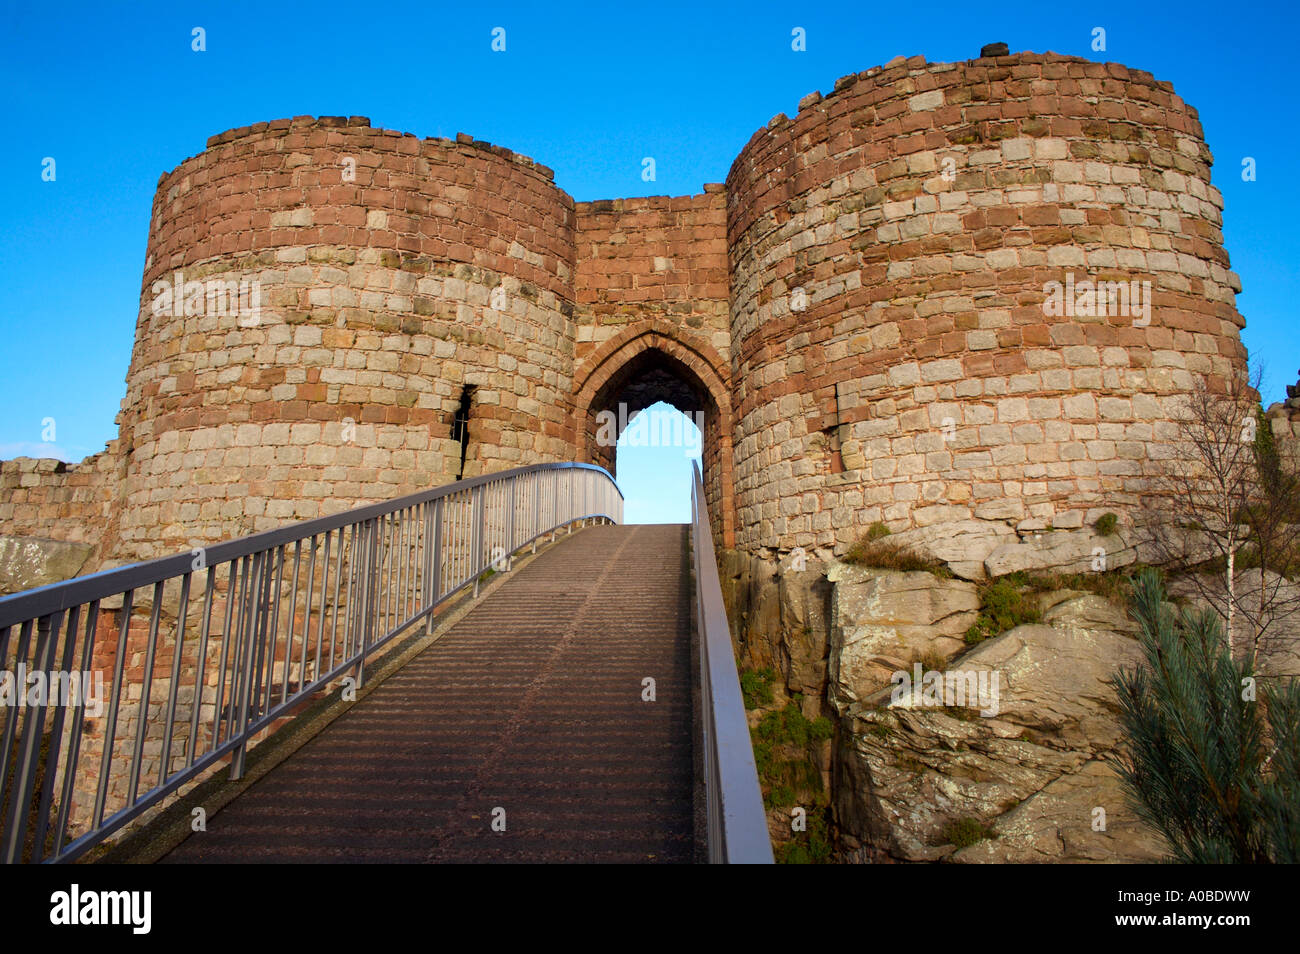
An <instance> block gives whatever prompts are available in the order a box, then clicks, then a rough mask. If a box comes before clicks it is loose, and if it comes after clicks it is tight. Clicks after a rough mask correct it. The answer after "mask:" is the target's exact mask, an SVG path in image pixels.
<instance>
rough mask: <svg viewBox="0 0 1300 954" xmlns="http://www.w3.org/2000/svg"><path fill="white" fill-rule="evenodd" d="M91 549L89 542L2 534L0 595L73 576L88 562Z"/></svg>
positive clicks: (0, 543)
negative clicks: (71, 541)
mask: <svg viewBox="0 0 1300 954" xmlns="http://www.w3.org/2000/svg"><path fill="white" fill-rule="evenodd" d="M91 550H92V547H90V546H89V545H88V544H85V543H67V542H65V541H62V540H45V539H41V538H39V537H12V536H0V595H8V594H10V593H18V592H21V591H22V590H30V589H33V588H35V587H38V586H47V585H49V584H50V583H60V582H62V581H63V580H68V579H71V578H72V577H74V576H76V575H77V574H78V573H80V572H81V568H82V567H83V566H85V565H86V560H87V559H88V558H89V557H90V553H91Z"/></svg>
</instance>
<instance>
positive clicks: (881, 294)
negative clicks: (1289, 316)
mask: <svg viewBox="0 0 1300 954" xmlns="http://www.w3.org/2000/svg"><path fill="white" fill-rule="evenodd" d="M1210 161H1211V157H1210V154H1209V151H1208V149H1207V148H1206V146H1205V143H1204V141H1203V138H1202V133H1201V127H1200V124H1199V122H1198V121H1197V118H1196V111H1195V110H1194V109H1192V108H1191V107H1189V106H1187V105H1186V104H1185V103H1183V102H1182V100H1180V99H1179V98H1178V97H1177V96H1176V95H1174V93H1173V91H1172V88H1171V87H1170V85H1169V84H1168V83H1162V82H1157V81H1156V80H1154V79H1153V78H1152V77H1151V76H1150V75H1149V74H1147V73H1143V72H1141V71H1138V70H1129V69H1127V68H1125V67H1123V66H1119V65H1118V64H1113V63H1111V64H1100V63H1090V62H1086V61H1083V60H1079V59H1074V58H1070V57H1060V56H1055V55H1044V56H1039V55H1034V54H1018V55H1014V56H1004V57H996V58H987V59H980V60H975V61H970V62H966V63H951V64H931V63H926V62H925V60H924V59H923V58H921V57H913V58H911V59H907V60H903V59H902V58H899V59H898V60H896V61H894V62H892V63H890V64H889V65H888V66H886V67H884V68H876V69H873V70H868V71H866V72H865V73H859V74H856V75H850V76H846V77H844V78H842V79H841V80H839V81H838V82H837V83H836V84H835V91H834V92H833V93H832V94H831V95H829V96H826V97H824V98H823V97H822V96H821V95H820V94H812V95H810V96H808V97H806V98H805V99H804V100H803V102H802V103H801V104H800V111H799V113H798V115H797V116H796V117H795V118H794V119H787V118H786V117H784V116H778V117H776V118H775V119H773V120H772V122H771V123H769V124H768V127H767V128H766V129H763V130H760V131H759V132H758V133H756V134H755V136H754V137H753V138H752V139H751V140H750V142H749V144H748V145H747V146H746V147H745V148H744V150H743V151H742V152H741V154H740V156H739V157H738V158H737V160H736V161H735V163H734V164H733V166H732V169H731V173H730V175H729V176H728V180H727V189H728V231H729V238H730V244H731V262H732V302H731V319H732V354H733V379H734V381H735V385H736V387H735V390H736V393H735V401H736V414H737V431H736V494H737V507H738V515H737V517H738V519H737V525H738V543H739V545H740V546H741V547H744V548H789V547H793V546H796V545H797V546H804V547H807V546H810V545H815V546H819V547H826V548H831V547H836V546H838V547H841V548H842V547H843V546H844V545H846V544H847V543H848V542H850V541H851V540H853V539H855V538H856V537H857V536H858V535H859V534H860V533H861V531H862V529H863V528H864V527H865V526H868V525H870V524H871V523H873V522H875V521H884V522H886V523H887V524H888V525H889V526H890V527H891V529H893V530H895V531H896V532H897V531H906V530H908V529H910V528H916V527H925V526H928V525H935V524H939V523H944V522H952V521H962V520H969V519H971V518H976V519H986V520H989V521H994V522H1004V523H1003V525H1004V528H1005V523H1006V522H1009V523H1011V524H1013V525H1015V526H1017V527H1019V528H1020V529H1022V530H1024V529H1029V528H1033V527H1044V526H1048V525H1052V526H1054V527H1056V528H1058V529H1060V528H1069V527H1079V526H1081V525H1082V524H1083V523H1084V522H1085V521H1090V520H1091V519H1094V517H1095V515H1097V514H1100V513H1101V512H1102V511H1103V510H1107V509H1109V510H1116V511H1119V512H1120V513H1121V514H1122V515H1123V514H1126V513H1127V509H1129V508H1131V507H1132V506H1134V505H1135V504H1136V501H1137V498H1138V495H1139V493H1140V490H1141V480H1142V475H1143V474H1144V471H1145V469H1146V467H1147V461H1148V454H1149V451H1150V449H1151V447H1152V444H1153V442H1158V441H1159V440H1160V439H1161V438H1162V437H1163V436H1167V434H1168V433H1169V428H1170V427H1171V426H1172V425H1171V424H1170V419H1171V415H1172V413H1173V410H1172V403H1173V402H1174V401H1176V400H1177V398H1178V396H1179V395H1180V394H1182V393H1184V392H1185V391H1186V390H1187V389H1188V388H1189V387H1190V386H1191V382H1192V376H1193V375H1208V376H1211V377H1215V376H1218V377H1222V376H1225V375H1228V374H1230V373H1233V372H1235V371H1238V370H1240V369H1241V368H1242V366H1243V364H1244V361H1245V352H1244V349H1243V348H1242V346H1241V343H1240V340H1239V338H1238V333H1237V332H1238V329H1239V328H1240V327H1241V326H1242V324H1243V321H1242V319H1241V317H1240V316H1239V315H1238V314H1237V311H1236V309H1235V307H1234V304H1233V302H1234V292H1235V291H1237V290H1239V288H1240V285H1239V282H1238V279H1237V277H1236V276H1235V275H1233V274H1232V273H1231V272H1230V271H1229V269H1228V257H1227V254H1226V252H1225V251H1224V250H1223V247H1222V233H1221V231H1220V210H1221V209H1222V205H1223V201H1222V197H1221V196H1220V194H1219V192H1218V191H1217V190H1216V189H1215V188H1213V187H1212V186H1211V185H1210V184H1209V181H1210V174H1209V167H1210ZM945 173H946V174H945ZM1067 273H1073V276H1074V278H1075V280H1077V281H1083V280H1085V279H1090V280H1094V281H1095V280H1098V279H1104V280H1115V281H1119V280H1123V281H1130V280H1135V279H1136V280H1146V281H1150V282H1151V283H1152V288H1153V292H1154V304H1153V306H1152V309H1151V315H1150V323H1149V325H1147V326H1142V325H1141V323H1140V321H1135V319H1134V318H1133V317H1128V316H1114V315H1101V316H1099V317H1089V316H1074V317H1049V316H1047V315H1045V313H1044V307H1043V302H1044V289H1045V285H1046V283H1048V282H1051V281H1057V282H1062V283H1064V282H1065V281H1066V280H1067ZM797 288H800V289H803V291H804V292H805V293H806V296H807V298H806V301H807V307H806V310H802V311H800V310H797V309H796V308H792V302H793V301H794V297H793V296H794V295H795V290H796V289H797ZM1126 505H1127V507H1126Z"/></svg>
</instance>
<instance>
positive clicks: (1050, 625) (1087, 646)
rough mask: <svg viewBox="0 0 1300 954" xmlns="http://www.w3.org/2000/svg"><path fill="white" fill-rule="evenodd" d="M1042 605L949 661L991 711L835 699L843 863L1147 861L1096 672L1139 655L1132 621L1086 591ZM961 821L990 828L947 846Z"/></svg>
mask: <svg viewBox="0 0 1300 954" xmlns="http://www.w3.org/2000/svg"><path fill="white" fill-rule="evenodd" d="M1042 601H1043V606H1044V609H1045V612H1044V615H1043V623H1042V624H1035V625H1027V626H1020V627H1017V628H1016V629H1013V630H1011V631H1010V632H1007V633H1004V634H1002V635H1001V636H998V637H995V638H993V639H990V640H987V641H985V642H983V643H981V644H980V645H978V646H977V647H976V648H975V649H973V650H971V651H970V652H968V653H966V654H965V655H964V656H962V657H961V658H960V660H959V661H958V662H957V663H956V664H955V665H953V666H950V667H949V669H948V671H949V672H950V673H971V674H977V673H981V672H982V673H984V674H985V679H986V680H987V681H989V682H990V683H991V684H992V685H993V686H995V687H996V697H997V698H996V705H995V706H993V707H992V708H993V710H994V711H995V712H996V714H994V715H992V716H990V717H987V718H985V717H983V716H981V715H980V714H978V713H977V712H975V711H974V710H973V709H971V708H954V707H943V708H918V707H907V708H904V707H900V706H895V705H891V704H890V692H889V691H886V692H885V693H884V694H883V695H877V696H876V697H875V698H873V699H872V700H870V703H869V704H865V705H864V704H861V703H855V704H853V705H851V706H849V707H848V709H847V710H846V714H845V718H844V720H843V721H842V723H841V729H842V731H841V734H840V737H839V750H838V758H837V766H836V781H837V785H836V812H837V818H838V820H839V824H840V828H841V836H842V838H843V840H844V842H845V844H846V847H847V849H848V850H847V853H848V856H849V858H850V859H851V860H865V859H869V858H892V859H896V860H904V861H937V860H949V861H958V862H976V861H1003V862H1006V861H1017V862H1024V861H1057V862H1061V861H1129V862H1133V861H1153V860H1156V859H1157V858H1159V857H1160V854H1161V846H1160V845H1159V844H1158V842H1157V841H1156V840H1155V839H1154V838H1153V836H1150V835H1148V834H1147V833H1146V832H1145V831H1143V830H1142V829H1141V828H1140V827H1139V825H1138V823H1137V820H1136V818H1135V817H1134V816H1133V814H1132V813H1131V812H1130V811H1129V810H1128V809H1127V807H1126V806H1125V804H1124V800H1123V797H1122V794H1121V792H1120V788H1119V782H1118V779H1117V777H1116V776H1115V774H1114V772H1113V771H1112V770H1111V768H1110V767H1109V765H1108V764H1107V762H1106V757H1107V755H1108V754H1109V753H1110V752H1111V751H1112V750H1113V749H1114V748H1115V746H1116V744H1117V742H1118V739H1119V728H1118V723H1117V720H1116V707H1115V700H1114V694H1113V692H1112V690H1111V688H1110V686H1109V684H1108V680H1109V678H1110V676H1111V674H1112V673H1113V671H1114V670H1115V669H1116V668H1117V667H1118V666H1121V665H1127V664H1132V663H1134V662H1136V660H1137V659H1138V644H1137V641H1136V640H1135V639H1134V637H1133V635H1132V633H1133V625H1132V623H1131V622H1129V621H1128V620H1127V618H1126V617H1125V615H1124V613H1123V612H1122V611H1120V610H1119V609H1118V608H1116V607H1115V606H1113V605H1112V604H1110V603H1109V602H1108V601H1106V600H1104V599H1102V598H1101V597H1098V596H1094V595H1090V594H1082V593H1077V592H1069V591H1066V592H1057V593H1052V594H1046V595H1045V596H1044V597H1042ZM837 604H838V600H837ZM835 691H838V689H836V690H835ZM963 820H967V821H968V822H969V823H976V822H977V823H978V824H979V825H982V826H986V827H987V830H988V831H989V832H990V833H991V834H992V836H993V837H991V838H983V839H981V840H978V841H976V842H975V843H974V844H970V845H966V846H964V847H963V846H958V845H955V844H952V843H950V838H951V835H950V832H951V826H952V825H953V824H954V823H958V822H961V821H963Z"/></svg>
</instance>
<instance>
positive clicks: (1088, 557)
mask: <svg viewBox="0 0 1300 954" xmlns="http://www.w3.org/2000/svg"><path fill="white" fill-rule="evenodd" d="M1101 560H1104V562H1103V563H1100V564H1099V561H1101ZM1136 560H1137V551H1136V549H1135V548H1134V547H1131V546H1129V545H1128V544H1127V543H1125V542H1124V540H1123V538H1122V537H1121V536H1120V535H1118V534H1111V535H1109V536H1102V535H1101V534H1099V533H1097V532H1095V531H1094V530H1091V529H1087V530H1055V531H1051V532H1048V533H1042V534H1035V535H1034V536H1031V537H1030V538H1029V539H1027V540H1024V541H1022V542H1020V543H1008V544H1004V545H1003V546H1000V547H998V548H997V549H995V550H994V551H993V552H992V553H990V554H989V555H988V557H987V558H986V559H985V560H984V570H985V572H986V573H988V575H989V576H994V577H996V576H1005V575H1006V574H1008V573H1015V572H1016V571H1018V570H1040V571H1041V570H1056V571H1062V572H1068V573H1088V572H1099V571H1101V570H1117V569H1120V568H1121V567H1125V566H1128V565H1129V564H1130V563H1133V562H1135V561H1136Z"/></svg>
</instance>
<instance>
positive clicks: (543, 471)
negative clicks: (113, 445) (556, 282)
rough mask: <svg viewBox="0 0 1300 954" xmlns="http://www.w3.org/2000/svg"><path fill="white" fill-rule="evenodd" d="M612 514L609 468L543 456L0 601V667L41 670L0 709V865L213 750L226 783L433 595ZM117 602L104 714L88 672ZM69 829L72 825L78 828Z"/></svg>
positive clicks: (462, 586) (84, 842)
mask: <svg viewBox="0 0 1300 954" xmlns="http://www.w3.org/2000/svg"><path fill="white" fill-rule="evenodd" d="M622 518H623V495H622V492H621V491H620V490H619V488H618V485H617V483H615V481H614V478H613V477H611V476H610V474H609V473H608V472H607V471H605V470H604V469H603V468H600V467H597V466H594V465H591V464H577V463H558V464H536V465H533V466H531V467H519V468H515V469H514V470H508V471H503V472H500V473H495V474H486V475H484V476H482V477H475V478H471V479H468V480H461V481H457V482H456V483H453V484H449V485H447V486H444V487H438V488H433V489H430V490H424V491H421V492H419V493H415V494H410V495H408V496H405V497H400V498H397V499H395V500H389V501H383V502H380V503H375V504H369V505H367V506H363V507H357V508H355V509H352V510H348V511H345V512H343V513H338V514H333V515H331V516H328V517H319V518H316V519H314V520H305V521H301V522H299V523H293V524H288V525H286V526H283V527H277V528H275V529H273V530H267V531H264V532H262V533H256V534H253V535H251V536H246V537H240V538H238V539H235V540H227V541H224V542H221V543H215V544H212V545H211V546H207V547H199V548H195V549H193V550H191V551H190V552H189V553H183V554H177V555H175V556H168V557H162V558H160V559H156V560H150V561H147V562H144V563H136V564H132V565H130V566H124V567H118V568H116V569H111V570H105V571H102V572H100V573H95V574H91V575H88V576H84V577H78V578H76V579H72V580H68V581H65V582H63V583H55V584H52V585H50V586H43V587H40V588H38V589H34V590H29V591H26V592H23V593H18V594H15V595H13V596H8V597H4V598H0V667H4V668H3V670H0V676H3V678H5V679H6V680H7V682H8V685H9V686H10V688H11V689H14V690H17V691H19V692H27V686H26V685H19V678H18V674H19V672H20V670H21V669H22V668H23V667H26V668H27V669H28V671H29V672H30V673H32V674H37V673H40V674H45V676H46V677H48V678H46V679H45V684H46V689H47V691H46V692H45V693H44V695H43V696H42V695H40V694H38V697H37V698H36V699H35V700H33V701H30V702H27V701H24V703H23V704H15V705H9V706H4V707H3V708H0V719H3V733H2V734H0V770H2V771H0V861H3V862H5V863H13V862H17V861H21V860H23V858H24V855H25V854H26V855H27V856H28V859H29V860H32V861H70V860H73V859H75V858H77V857H79V856H80V855H82V854H84V853H85V852H86V851H87V850H89V849H90V848H92V847H93V846H94V845H96V844H98V843H99V842H101V841H103V840H104V839H105V838H106V837H108V836H109V835H111V834H112V833H113V832H115V831H117V830H118V829H120V828H121V827H122V826H124V825H126V824H127V823H129V822H130V821H132V820H133V819H135V818H137V817H138V816H139V815H141V814H142V813H144V812H145V811H147V810H149V809H150V808H152V807H153V806H155V805H157V804H158V803H159V802H160V801H161V800H162V799H164V798H166V797H167V796H168V795H170V794H172V793H173V792H175V791H177V790H178V789H179V788H181V786H183V785H185V784H186V783H187V782H190V781H193V780H195V779H196V778H198V777H199V776H200V775H202V774H203V773H204V772H205V771H207V770H208V769H210V768H212V767H213V766H214V765H215V764H216V763H217V762H219V761H220V760H222V759H223V758H225V757H226V756H230V760H231V777H232V778H239V777H240V776H241V775H242V773H243V770H244V756H245V753H246V750H247V748H248V746H249V743H250V742H253V741H254V738H255V736H257V735H258V734H259V733H261V732H263V731H265V730H267V729H274V728H275V723H276V722H277V720H280V719H283V718H285V717H286V716H288V715H289V714H290V710H292V709H293V708H295V707H296V706H297V705H298V704H300V703H301V702H303V701H304V699H305V698H306V697H307V696H309V695H311V694H312V693H315V692H317V691H319V690H320V689H323V688H325V687H326V686H328V685H330V684H331V683H333V682H334V681H335V680H337V679H340V678H342V677H345V675H348V674H349V673H350V678H351V679H352V680H353V683H352V688H353V689H355V688H357V687H359V686H360V684H361V682H362V680H363V679H364V674H365V663H366V661H367V660H368V659H370V658H371V657H372V656H373V655H374V654H375V653H376V652H377V651H378V650H380V649H381V648H382V647H383V646H385V645H386V644H388V643H389V642H390V641H391V640H393V639H394V638H396V637H397V636H399V635H401V634H403V633H406V632H408V631H410V630H412V628H413V627H415V626H417V625H420V624H424V626H425V629H426V632H428V631H431V629H432V626H433V614H434V612H435V610H436V609H437V607H438V606H439V605H440V604H442V603H444V602H446V601H447V600H448V599H450V598H451V597H452V596H454V595H456V594H458V593H460V592H462V591H464V590H466V589H467V588H469V587H471V586H472V587H473V588H474V592H475V593H476V594H477V592H478V586H479V582H480V580H481V579H482V578H483V576H484V575H485V574H486V573H487V572H488V571H490V570H491V571H498V570H508V569H509V568H510V562H511V560H512V558H513V555H514V554H515V553H516V552H517V551H519V550H520V549H522V548H523V547H526V546H529V545H530V544H531V545H532V547H533V549H534V550H535V549H536V546H537V540H538V539H540V538H541V537H543V536H545V535H546V534H548V533H549V534H551V535H552V538H553V537H554V533H555V531H556V530H557V529H559V528H561V527H564V526H568V525H571V524H573V523H575V522H577V521H579V520H582V521H586V520H588V519H608V520H611V521H613V522H616V523H617V522H621V520H622ZM204 574H206V576H205V577H204ZM192 583H194V584H196V585H195V586H193V587H192V586H191V584H192ZM142 589H143V590H144V591H145V593H144V594H143V596H139V595H137V593H136V591H137V590H142ZM119 600H120V605H119V604H118V601H119ZM110 604H111V605H110ZM114 610H117V612H118V614H119V616H118V621H117V624H116V630H117V632H116V645H115V652H114V653H112V655H111V657H110V659H109V660H104V661H106V662H107V661H111V664H112V666H113V673H112V683H111V686H109V687H108V688H109V692H108V705H107V714H106V715H105V716H104V717H103V719H102V720H101V719H99V713H92V712H91V710H90V709H88V707H87V703H88V702H89V701H90V700H89V699H88V695H87V692H86V685H85V682H86V681H88V680H89V678H90V676H91V674H92V666H93V664H94V662H95V661H96V657H97V652H96V642H97V639H96V637H97V635H98V632H99V629H100V623H101V619H100V617H101V614H106V613H110V612H112V611H114ZM146 611H147V618H148V623H147V625H145V624H144V622H143V619H144V617H145V615H146ZM137 614H139V615H138V617H137ZM164 616H166V619H164ZM192 616H193V618H191V617H192ZM15 630H16V631H17V634H18V639H17V641H16V644H15V641H14V640H13V639H12V635H13V633H14V632H15ZM33 636H34V637H35V639H33ZM98 655H99V656H100V657H101V659H102V657H103V650H102V648H101V650H100V652H99V654H98ZM56 657H57V658H56ZM141 657H142V658H141ZM56 663H57V665H56ZM168 663H170V669H169V673H170V678H167V679H166V680H165V685H163V680H161V679H155V668H158V667H162V666H166V665H167V664H168ZM11 664H12V667H13V668H12V670H10V668H9V667H10V666H11ZM96 675H102V673H97V674H96ZM277 678H278V682H277ZM56 682H57V683H58V685H57V686H55V683H56ZM160 687H161V692H160V691H159V689H160ZM70 690H71V691H70ZM137 690H138V692H137ZM184 690H188V694H187V692H186V691H184ZM11 695H12V693H11ZM26 699H27V697H26V696H24V700H26ZM103 701H104V700H103V699H102V698H100V699H98V700H96V701H95V705H97V706H98V707H99V708H100V709H101V711H102V709H103ZM132 710H134V723H132V721H131V719H130V715H131V711H132ZM123 715H126V716H127V722H126V725H125V726H119V721H120V720H121V717H122V716H123ZM88 716H89V718H88ZM97 720H98V721H97ZM47 723H48V725H47ZM95 729H102V730H103V731H102V732H91V731H88V730H95ZM119 729H124V731H119ZM159 737H161V738H159ZM178 749H179V751H177V750H178ZM83 754H85V755H86V756H87V759H95V758H97V759H98V761H99V767H98V770H97V771H94V770H92V771H87V770H86V767H85V765H84V764H83V763H82V756H83ZM115 760H116V761H115ZM79 772H80V774H79ZM142 788H143V791H142V790H141V789H142ZM74 812H76V813H77V814H78V815H79V816H82V820H80V821H78V820H76V819H74V817H73V815H74ZM70 823H71V824H72V827H73V828H74V829H75V828H82V827H84V828H85V830H84V831H83V832H82V833H81V834H79V835H77V836H76V837H74V838H71V840H69V839H68V833H69V825H70Z"/></svg>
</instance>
